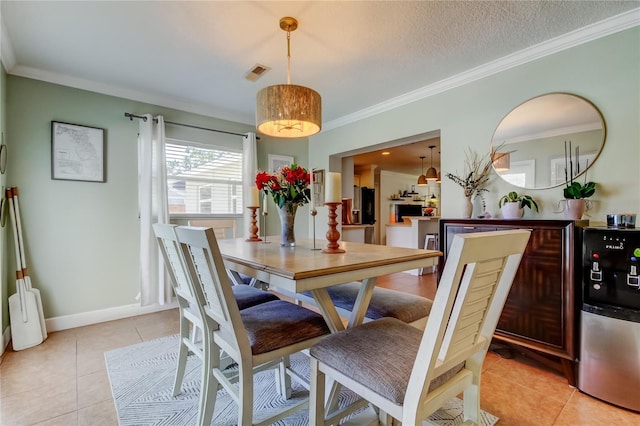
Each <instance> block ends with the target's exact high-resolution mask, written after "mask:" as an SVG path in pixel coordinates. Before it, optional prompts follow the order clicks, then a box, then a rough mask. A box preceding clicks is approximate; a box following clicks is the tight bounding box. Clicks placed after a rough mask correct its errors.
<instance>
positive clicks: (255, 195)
mask: <svg viewBox="0 0 640 426" xmlns="http://www.w3.org/2000/svg"><path fill="white" fill-rule="evenodd" d="M248 201H249V204H247V207H260V191H258V188H256V187H255V186H252V187H251V192H250V194H249V200H248Z"/></svg>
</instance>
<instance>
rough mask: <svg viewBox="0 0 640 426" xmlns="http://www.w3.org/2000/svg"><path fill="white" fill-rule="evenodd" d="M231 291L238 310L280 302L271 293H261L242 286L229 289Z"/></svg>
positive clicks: (255, 289) (258, 290)
mask: <svg viewBox="0 0 640 426" xmlns="http://www.w3.org/2000/svg"><path fill="white" fill-rule="evenodd" d="M231 290H232V291H233V296H234V297H235V298H236V302H237V303H238V309H240V310H243V309H247V308H250V307H251V306H255V305H259V304H261V303H266V302H271V301H273V300H280V298H279V297H278V296H276V295H275V294H273V293H269V292H267V291H262V290H260V289H257V288H255V287H251V286H248V285H244V284H240V285H234V286H232V287H231Z"/></svg>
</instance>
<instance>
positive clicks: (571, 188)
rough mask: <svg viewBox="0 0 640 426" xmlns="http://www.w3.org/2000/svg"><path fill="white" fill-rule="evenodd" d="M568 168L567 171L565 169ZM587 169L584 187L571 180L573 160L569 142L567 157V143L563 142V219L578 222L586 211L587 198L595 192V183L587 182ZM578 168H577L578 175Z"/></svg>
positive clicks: (577, 155) (577, 157) (577, 159)
mask: <svg viewBox="0 0 640 426" xmlns="http://www.w3.org/2000/svg"><path fill="white" fill-rule="evenodd" d="M579 159H580V157H579V154H578V147H576V160H575V161H576V164H579V163H578V162H579ZM567 166H568V169H567ZM587 168H589V163H588V162H587V167H586V168H585V171H584V185H583V184H581V183H580V182H578V181H574V180H573V159H572V158H571V141H569V153H568V155H567V142H566V141H565V168H564V180H565V187H564V189H563V191H562V194H563V195H564V198H565V203H566V205H565V208H564V217H565V218H566V219H574V220H580V219H582V215H583V214H584V211H585V210H586V209H587V200H586V199H587V198H589V197H591V196H592V195H593V194H595V192H596V183H595V182H587ZM579 171H580V167H579V166H578V173H579Z"/></svg>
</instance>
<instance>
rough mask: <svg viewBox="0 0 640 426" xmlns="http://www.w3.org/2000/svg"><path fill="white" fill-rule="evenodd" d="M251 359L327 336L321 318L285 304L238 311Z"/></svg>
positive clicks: (327, 332)
mask: <svg viewBox="0 0 640 426" xmlns="http://www.w3.org/2000/svg"><path fill="white" fill-rule="evenodd" d="M240 316H241V317H242V322H243V323H244V327H245V329H246V330H247V334H248V336H249V343H250V344H251V351H252V353H253V354H254V355H258V354H262V353H265V352H270V351H273V350H276V349H280V348H282V347H285V346H290V345H294V344H296V343H300V342H303V341H305V340H308V339H313V338H315V337H320V336H323V335H325V334H329V327H327V323H326V322H325V321H324V318H323V317H322V315H320V314H318V313H316V312H313V311H312V310H310V309H307V308H304V307H302V306H298V305H296V304H294V303H291V302H287V301H284V300H277V301H273V302H267V303H262V304H260V305H256V306H253V307H251V308H247V309H244V310H242V311H240Z"/></svg>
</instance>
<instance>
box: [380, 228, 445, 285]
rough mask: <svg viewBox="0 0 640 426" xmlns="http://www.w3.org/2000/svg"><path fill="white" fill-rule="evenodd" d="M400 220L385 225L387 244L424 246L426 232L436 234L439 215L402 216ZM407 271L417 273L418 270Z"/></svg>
mask: <svg viewBox="0 0 640 426" xmlns="http://www.w3.org/2000/svg"><path fill="white" fill-rule="evenodd" d="M402 220H403V222H401V223H391V224H387V225H386V235H387V245H388V246H393V247H407V248H424V242H425V237H426V235H427V234H435V235H438V223H439V220H440V217H439V216H403V217H402ZM409 272H410V273H411V274H413V275H418V273H419V270H417V269H416V270H412V271H409Z"/></svg>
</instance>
